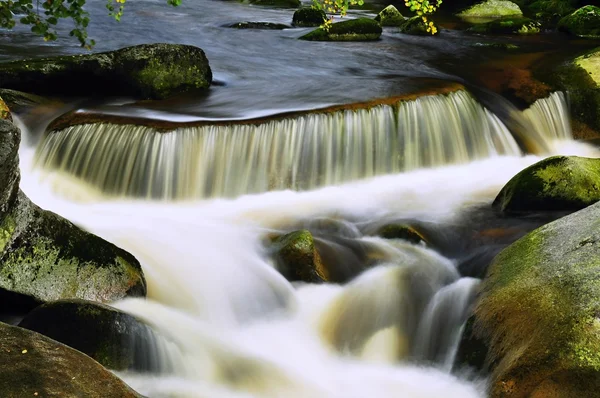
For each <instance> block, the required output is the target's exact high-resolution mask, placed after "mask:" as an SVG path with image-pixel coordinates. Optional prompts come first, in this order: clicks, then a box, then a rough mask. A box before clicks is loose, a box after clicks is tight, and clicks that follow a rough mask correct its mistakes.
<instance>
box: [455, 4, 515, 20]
mask: <svg viewBox="0 0 600 398" xmlns="http://www.w3.org/2000/svg"><path fill="white" fill-rule="evenodd" d="M457 15H458V16H459V17H461V18H463V19H465V20H467V21H469V22H477V19H490V18H505V17H520V16H523V12H522V11H521V8H520V7H519V6H518V5H517V4H515V3H513V2H512V1H507V0H487V1H484V2H481V3H478V4H475V5H474V6H472V7H469V8H467V9H466V10H464V11H462V12H460V13H458V14H457Z"/></svg>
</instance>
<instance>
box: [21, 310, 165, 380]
mask: <svg viewBox="0 0 600 398" xmlns="http://www.w3.org/2000/svg"><path fill="white" fill-rule="evenodd" d="M19 326H20V327H22V328H25V329H29V330H33V331H34V332H38V333H41V334H43V335H44V336H48V337H50V338H51V339H53V340H56V341H59V342H61V343H63V344H66V345H68V346H69V347H71V348H75V349H76V350H79V351H81V352H83V353H84V354H86V355H89V356H90V357H91V358H93V359H95V360H96V361H98V362H99V363H101V364H102V365H103V366H105V367H107V368H109V369H112V370H134V371H156V370H158V369H159V368H160V364H159V363H158V362H157V360H156V359H157V358H155V352H154V348H155V344H154V337H153V336H154V335H153V332H152V330H151V329H150V328H149V327H148V326H146V325H145V324H143V323H141V322H140V321H138V320H137V319H136V318H134V317H133V316H131V315H129V314H126V313H124V312H121V311H118V310H116V309H114V308H111V307H109V306H106V305H103V304H98V303H94V302H91V301H85V300H59V301H53V302H51V303H47V304H44V305H41V306H39V307H37V308H36V309H34V310H33V311H31V312H30V313H29V314H27V316H26V317H25V318H24V319H23V320H22V321H21V323H20V324H19Z"/></svg>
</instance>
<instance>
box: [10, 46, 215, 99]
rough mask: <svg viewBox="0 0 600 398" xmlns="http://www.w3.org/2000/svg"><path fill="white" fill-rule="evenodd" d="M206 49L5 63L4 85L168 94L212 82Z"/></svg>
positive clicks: (145, 49) (138, 49)
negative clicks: (204, 50)
mask: <svg viewBox="0 0 600 398" xmlns="http://www.w3.org/2000/svg"><path fill="white" fill-rule="evenodd" d="M211 81H212V72H211V69H210V66H209V64H208V60H207V59H206V56H205V55H204V52H203V51H202V50H201V49H199V48H197V47H194V46H188V45H181V44H143V45H139V46H133V47H127V48H123V49H121V50H117V51H110V52H104V53H96V54H84V55H71V56H63V57H54V58H38V59H26V60H20V61H12V62H5V63H0V87H2V88H5V89H6V88H8V89H15V90H21V91H25V92H29V93H36V94H56V93H61V94H67V95H68V94H71V95H85V96H93V95H128V96H133V97H136V98H149V99H162V98H167V97H170V96H172V95H175V94H179V93H184V92H187V91H191V90H197V89H203V88H207V87H208V86H210V83H211Z"/></svg>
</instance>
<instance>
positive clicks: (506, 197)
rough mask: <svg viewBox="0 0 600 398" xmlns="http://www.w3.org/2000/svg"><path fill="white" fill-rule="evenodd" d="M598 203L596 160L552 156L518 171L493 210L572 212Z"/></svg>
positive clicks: (599, 182) (599, 161) (599, 181)
mask: <svg viewBox="0 0 600 398" xmlns="http://www.w3.org/2000/svg"><path fill="white" fill-rule="evenodd" d="M598 200H600V159H589V158H582V157H578V156H552V157H549V158H547V159H544V160H542V161H540V162H537V163H535V164H534V165H531V166H529V167H527V168H526V169H524V170H522V171H520V172H519V173H518V174H517V175H515V176H514V177H513V178H511V179H510V181H509V182H508V183H507V184H506V185H505V186H504V187H503V188H502V190H501V191H500V193H499V194H498V196H497V197H496V199H495V200H494V203H493V205H492V206H493V207H495V208H497V209H499V210H500V211H502V212H505V213H521V212H537V211H574V210H579V209H582V208H584V207H587V206H589V205H591V204H594V203H596V202H597V201H598Z"/></svg>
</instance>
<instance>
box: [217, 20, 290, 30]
mask: <svg viewBox="0 0 600 398" xmlns="http://www.w3.org/2000/svg"><path fill="white" fill-rule="evenodd" d="M227 27H228V28H234V29H264V30H281V29H288V28H290V26H288V25H284V24H281V23H273V22H237V23H234V24H231V25H228V26H227Z"/></svg>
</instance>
